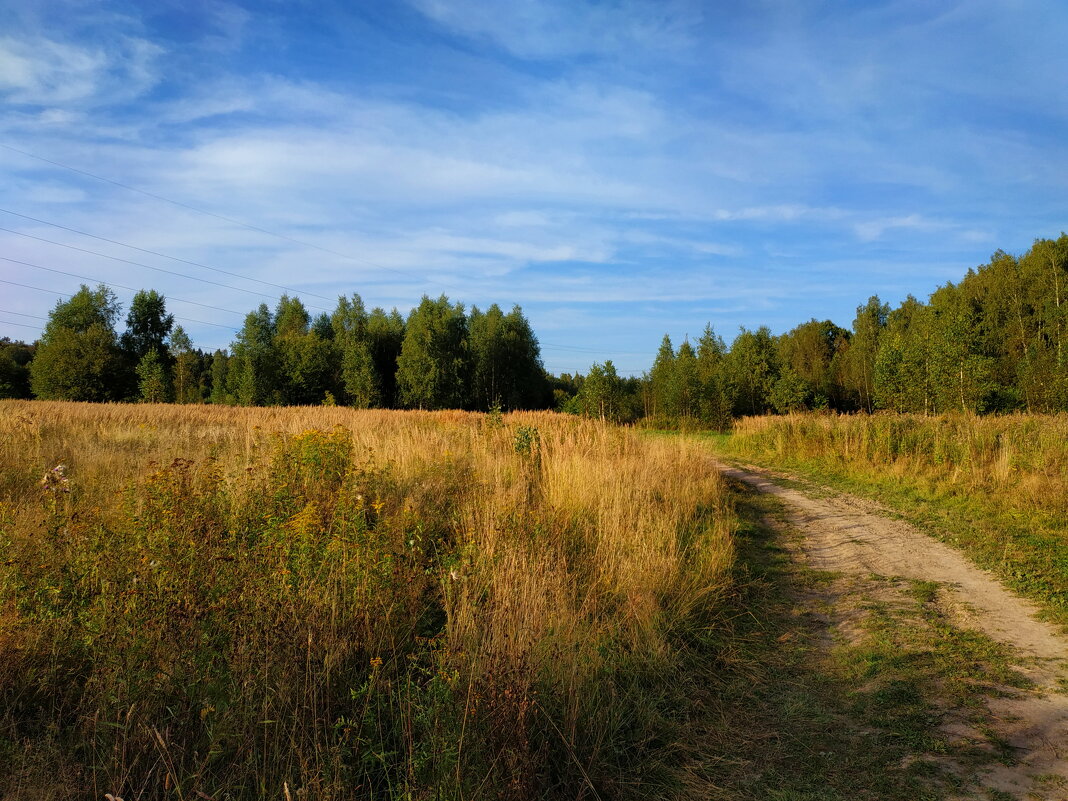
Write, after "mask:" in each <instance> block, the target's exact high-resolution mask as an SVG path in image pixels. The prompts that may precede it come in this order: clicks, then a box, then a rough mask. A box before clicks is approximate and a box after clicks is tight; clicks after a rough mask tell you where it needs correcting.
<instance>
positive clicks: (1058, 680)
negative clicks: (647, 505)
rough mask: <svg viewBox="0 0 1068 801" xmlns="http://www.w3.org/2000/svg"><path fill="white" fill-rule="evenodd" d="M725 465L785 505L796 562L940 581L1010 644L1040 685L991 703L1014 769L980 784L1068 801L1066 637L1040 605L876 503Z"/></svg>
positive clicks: (969, 614)
mask: <svg viewBox="0 0 1068 801" xmlns="http://www.w3.org/2000/svg"><path fill="white" fill-rule="evenodd" d="M717 466H718V467H719V470H720V472H721V473H722V474H723V475H724V476H725V477H727V478H730V479H734V480H735V481H739V482H741V483H743V484H745V485H746V486H748V487H750V488H752V489H754V490H756V491H758V492H763V493H768V494H770V495H773V496H775V497H776V498H778V499H779V500H780V501H781V502H782V504H783V506H784V508H785V510H786V512H787V522H788V524H789V525H790V526H792V527H793V528H794V529H796V530H797V532H799V534H800V537H801V538H800V544H799V546H796V547H797V548H799V551H800V553H799V554H798V555H799V556H800V558H801V559H802V561H804V562H805V563H807V564H808V566H810V567H812V568H815V569H818V570H826V571H833V572H836V573H841V574H843V575H846V576H850V577H852V578H855V579H858V580H865V579H868V578H870V577H871V576H873V575H876V576H899V577H903V578H907V579H919V580H924V581H935V582H938V583H939V584H941V585H943V587H945V589H946V591H947V592H948V593H949V594H950V595H951V596H953V600H954V601H955V603H953V604H952V607H953V609H954V610H955V612H956V614H955V617H956V618H957V619H956V620H955V623H956V624H957V625H959V626H961V627H962V628H971V629H976V630H978V631H981V632H983V633H984V634H986V635H987V636H989V637H991V638H992V639H994V640H997V641H998V642H1001V643H1003V644H1005V645H1007V646H1009V647H1010V648H1011V649H1012V651H1013V653H1014V654H1015V655H1016V657H1017V658H1016V660H1014V661H1016V662H1017V664H1016V668H1017V669H1018V670H1019V672H1021V673H1023V674H1024V675H1025V676H1027V677H1028V678H1029V679H1030V680H1031V681H1032V682H1034V688H1033V689H1032V690H1030V691H1027V692H1018V693H1012V694H1007V695H1006V697H997V698H992V699H990V700H989V702H988V707H989V709H990V710H991V712H992V713H993V714H994V716H995V718H996V719H997V721H998V734H999V736H1000V737H1002V738H1003V739H1004V740H1005V741H1006V742H1008V744H1009V745H1010V746H1011V747H1012V750H1013V754H1014V757H1015V760H1014V761H1015V764H1013V765H998V766H997V767H996V768H994V769H990V770H987V771H986V772H984V773H983V774H982V775H981V776H979V777H978V781H979V783H980V784H981V785H982V786H983V787H984V788H986V789H989V790H997V791H1001V792H1002V793H1007V794H1009V795H1011V796H1013V797H1016V798H1021V799H1024V798H1028V799H1050V801H1052V800H1053V799H1068V637H1065V636H1064V635H1063V634H1062V633H1061V632H1060V631H1059V630H1058V629H1057V628H1056V627H1055V626H1053V625H1051V624H1049V623H1046V622H1045V621H1042V620H1039V619H1038V618H1037V617H1036V615H1037V613H1038V608H1037V607H1036V606H1035V605H1034V604H1033V603H1031V602H1030V601H1028V600H1026V599H1023V598H1020V597H1019V596H1017V595H1015V594H1013V593H1012V592H1010V591H1009V590H1008V589H1006V588H1005V587H1004V586H1003V585H1002V584H1001V583H1000V582H999V581H998V580H997V579H996V578H995V577H994V576H993V575H992V574H990V573H988V572H987V571H985V570H982V569H981V568H979V567H976V566H975V565H974V564H973V563H972V562H970V561H969V560H968V559H967V558H966V557H965V556H964V555H963V554H962V553H960V552H959V551H957V550H955V549H953V548H951V547H949V546H948V545H945V544H944V543H941V542H939V541H937V540H935V539H933V538H932V537H930V536H928V535H926V534H924V533H923V532H922V531H920V530H918V529H916V528H915V527H914V526H912V525H910V524H908V523H906V522H904V521H901V520H895V519H892V518H891V517H889V516H888V513H887V510H886V509H885V508H883V507H881V506H879V505H878V504H876V503H874V502H872V501H868V500H864V499H861V498H857V497H854V496H850V495H846V494H838V493H834V494H829V493H828V491H827V490H826V489H825V488H818V489H819V493H818V494H819V497H813V496H812V495H809V494H806V493H805V492H802V491H800V490H797V489H793V488H792V487H788V486H784V485H783V484H781V483H778V480H781V479H784V478H791V477H788V476H785V475H782V474H778V473H774V472H772V471H769V470H765V469H762V468H758V467H753V466H750V465H745V466H741V467H734V466H729V465H725V464H718V465H717ZM791 483H793V482H791ZM784 544H786V545H789V543H784ZM947 733H950V734H952V732H949V731H947Z"/></svg>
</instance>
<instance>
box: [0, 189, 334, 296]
mask: <svg viewBox="0 0 1068 801" xmlns="http://www.w3.org/2000/svg"><path fill="white" fill-rule="evenodd" d="M0 212H3V213H4V214H10V215H12V216H13V217H21V218H22V219H24V220H30V221H31V222H35V223H40V224H41V225H49V226H51V227H53V228H59V229H61V230H64V231H69V232H70V233H72V234H78V235H79V236H87V237H89V238H90V239H97V240H99V241H101V242H107V243H108V244H111V245H119V246H121V247H124V248H129V249H130V250H136V251H139V252H141V253H147V254H149V255H150V256H159V257H160V258H161V259H170V260H171V261H176V262H179V263H181V264H188V265H190V266H192V267H202V268H204V269H205V270H212V271H213V272H217V273H221V274H222V275H229V276H231V277H233V278H240V279H241V280H243V281H252V282H254V283H257V284H263V285H264V286H273V287H274V288H275V289H282V290H285V291H286V292H295V293H297V294H300V295H305V296H307V297H313V298H319V299H320V300H327V301H332V300H333V298H328V297H327V296H326V295H317V294H315V293H314V292H307V291H304V290H300V289H294V288H293V287H288V286H283V285H282V284H274V283H271V282H270V281H263V280H261V279H259V278H249V277H248V276H246V275H241V273H234V272H230V271H229V270H224V269H222V268H221V267H212V266H211V265H210V264H202V263H201V262H199V261H191V260H190V259H183V258H180V257H178V256H171V255H169V254H167V253H160V252H159V251H158V250H150V249H149V248H142V247H138V246H137V245H131V244H130V243H128V242H120V241H119V240H117V239H108V238H107V237H106V236H97V235H96V234H91V233H89V232H88V231H81V230H79V229H77V228H71V227H70V226H67V225H60V224H59V223H56V222H50V221H49V220H42V219H40V218H38V217H31V216H30V215H28V214H20V213H19V212H17V211H11V209H2V208H0Z"/></svg>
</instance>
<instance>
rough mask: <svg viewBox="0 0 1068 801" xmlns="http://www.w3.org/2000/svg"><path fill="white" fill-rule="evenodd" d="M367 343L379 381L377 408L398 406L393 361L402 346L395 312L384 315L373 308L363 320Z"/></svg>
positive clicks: (400, 325) (401, 327)
mask: <svg viewBox="0 0 1068 801" xmlns="http://www.w3.org/2000/svg"><path fill="white" fill-rule="evenodd" d="M367 334H368V336H369V337H370V342H371V359H372V360H373V361H374V371H375V375H376V376H377V377H378V381H379V392H380V397H381V405H382V406H385V407H386V408H387V409H395V408H397V407H398V406H400V397H399V392H398V390H397V360H398V359H399V358H400V353H401V347H402V346H403V343H404V318H403V317H401V314H400V312H399V311H397V310H396V309H393V310H392V311H390V312H389V314H386V312H385V311H383V310H382V309H380V308H378V307H375V308H374V309H372V310H371V314H370V315H369V316H368V318H367Z"/></svg>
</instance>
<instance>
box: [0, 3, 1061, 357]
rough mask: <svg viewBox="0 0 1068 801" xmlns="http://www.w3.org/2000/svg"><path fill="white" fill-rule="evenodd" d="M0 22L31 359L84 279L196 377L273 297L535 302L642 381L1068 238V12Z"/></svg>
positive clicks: (365, 12)
mask: <svg viewBox="0 0 1068 801" xmlns="http://www.w3.org/2000/svg"><path fill="white" fill-rule="evenodd" d="M0 17H2V19H3V24H2V25H0V145H3V146H5V147H0V208H2V209H4V211H3V212H0V227H2V228H4V229H7V230H5V231H0V256H3V257H5V258H6V259H9V260H15V261H0V279H3V280H5V281H8V282H14V283H17V284H25V285H27V286H30V287H36V289H29V288H25V287H20V286H14V285H13V284H11V283H4V284H0V321H3V322H0V335H8V336H12V337H15V338H26V339H32V338H33V337H35V336H36V335H37V334H38V333H39V331H38V330H35V327H37V326H40V325H42V324H43V320H42V319H39V318H43V317H45V316H46V315H47V313H48V311H49V309H50V308H51V307H52V306H53V305H54V303H55V302H56V300H57V298H59V297H60V295H59V294H49V293H48V292H44V291H41V290H44V289H48V290H52V292H55V293H70V292H73V291H75V290H76V289H77V286H78V284H79V283H82V282H83V281H82V280H80V279H79V278H75V277H70V276H66V275H62V274H59V273H55V272H48V271H46V270H42V269H40V268H41V267H49V268H52V269H53V270H63V271H65V272H68V273H75V274H77V275H83V276H87V277H90V278H92V279H101V280H104V281H106V282H109V283H111V284H113V285H123V286H128V287H133V288H139V287H151V288H155V289H158V290H159V291H161V292H163V293H164V294H165V295H167V296H168V298H169V299H171V300H170V303H169V305H170V308H171V310H172V311H173V313H174V314H175V315H176V316H177V317H178V318H180V321H181V323H182V325H183V326H184V327H185V328H186V330H187V331H189V333H190V334H191V335H192V337H193V339H194V341H195V342H196V343H197V344H198V345H199V346H201V347H205V348H215V347H221V346H225V345H226V344H227V343H228V342H229V341H230V340H231V339H232V337H233V331H232V329H235V328H237V327H239V326H240V325H241V321H242V319H243V315H244V314H245V313H246V312H247V311H249V310H250V309H251V308H253V307H254V306H255V305H257V304H258V303H259V302H261V301H265V302H268V303H273V301H272V298H276V297H277V295H278V294H279V292H280V291H281V290H279V289H278V288H277V287H276V286H272V285H281V286H286V287H291V288H293V289H296V290H298V292H299V293H300V294H302V296H303V297H304V299H305V301H306V303H308V305H309V306H313V307H318V308H326V309H329V308H332V307H333V305H334V304H333V301H332V300H327V298H329V299H334V298H336V296H337V295H338V294H339V293H351V292H359V293H360V294H361V295H362V296H363V298H364V300H365V301H366V303H367V304H368V306H375V305H380V306H384V307H386V308H389V307H392V306H394V305H395V306H397V307H399V308H400V309H401V310H402V311H403V312H407V310H408V308H410V307H411V306H412V305H413V304H414V303H416V302H418V299H419V298H420V297H421V296H422V295H423V294H424V293H427V294H430V295H433V296H436V295H439V294H442V293H444V294H447V295H448V296H449V297H450V298H453V299H454V300H460V301H463V302H464V303H466V304H468V305H471V304H477V305H479V306H481V307H483V308H484V307H485V306H487V305H489V304H490V303H494V302H496V303H498V304H500V305H501V306H503V307H505V308H508V307H510V306H511V305H512V304H514V303H518V304H520V305H521V306H522V307H523V309H524V311H525V312H526V314H527V316H528V317H529V318H530V320H531V322H532V323H533V325H534V328H535V330H536V332H537V333H538V335H539V338H540V339H541V341H542V343H543V357H544V361H545V363H546V366H547V367H548V368H549V369H550V370H552V371H554V372H561V371H573V370H576V369H577V370H582V371H585V369H586V368H587V367H588V365H589V364H590V363H591V362H593V361H603V360H604V359H612V360H613V361H614V362H615V364H616V365H617V366H618V367H619V368H620V370H621V372H624V373H640V372H641V371H642V370H645V369H647V368H648V366H649V364H650V363H651V361H652V357H653V355H654V353H655V350H656V347H657V345H658V344H659V341H660V338H661V337H662V336H663V334H665V333H669V334H671V336H672V338H673V339H674V340H675V341H676V342H679V341H681V340H682V338H683V337H684V336H686V335H687V334H688V335H690V336H691V337H696V336H698V335H699V334H700V332H701V329H702V328H703V326H704V324H705V323H706V322H711V323H712V324H713V325H714V326H715V328H716V330H717V331H718V332H720V333H721V334H723V335H724V337H725V338H726V339H727V340H728V341H730V339H731V338H732V337H733V335H734V334H735V333H736V332H737V330H738V327H739V326H746V327H756V326H758V325H761V324H767V325H769V326H771V328H772V330H773V331H775V332H776V333H779V332H782V331H785V330H788V329H789V328H791V327H793V326H794V325H796V324H798V323H800V322H803V321H805V320H807V319H809V318H812V317H816V318H819V319H824V318H830V319H833V320H834V321H835V322H837V323H839V324H840V325H844V326H847V327H848V326H849V324H850V323H851V321H852V319H853V316H854V312H855V308H856V306H857V305H859V304H861V303H863V302H864V301H865V300H866V299H867V297H868V296H869V295H871V294H879V295H880V296H881V297H882V298H883V300H886V301H889V302H891V303H893V304H896V303H898V302H899V301H900V300H901V299H902V298H903V297H905V295H907V294H909V293H912V294H915V295H917V296H919V297H926V296H927V294H929V293H930V292H931V291H932V290H933V289H934V288H935V286H937V285H938V284H941V283H945V282H946V281H949V280H958V279H959V278H960V277H961V276H962V275H963V274H964V272H965V271H966V270H967V269H968V268H969V267H973V266H976V265H978V264H981V263H984V262H985V261H987V260H988V258H989V256H990V254H991V253H992V252H993V251H994V250H995V249H998V248H1002V249H1004V250H1007V251H1009V252H1014V253H1019V252H1023V251H1024V250H1026V249H1027V248H1028V247H1029V246H1030V244H1031V242H1032V240H1033V239H1035V238H1036V237H1045V236H1056V235H1058V234H1059V233H1060V232H1061V231H1062V230H1063V229H1065V228H1068V224H1066V222H1065V217H1066V197H1068V192H1066V190H1068V48H1065V46H1064V42H1066V41H1068V6H1064V5H1061V4H1059V3H1051V2H1028V0H1015V1H1013V2H1009V1H1008V0H1005V1H1003V2H991V1H990V0H965V1H962V2H948V1H946V2H942V1H941V0H897V1H895V2H867V3H865V2H841V1H840V0H839V2H817V1H816V0H811V1H805V0H796V1H795V2H790V1H789V0H782V2H774V1H772V0H767V1H765V2H761V0H752V1H751V2H742V1H741V0H734V1H729V0H725V1H724V2H681V1H680V2H672V0H657V1H656V2H633V1H631V0H619V1H618V2H589V3H583V2H578V0H559V2H557V1H556V0H511V2H508V3H502V2H491V0H467V2H461V0H407V1H403V0H396V2H385V1H384V0H383V1H382V2H329V1H327V2H322V1H320V0H316V2H310V0H305V1H304V2H270V1H269V0H262V2H258V3H245V4H241V3H234V2H210V1H209V0H183V1H182V2H178V1H177V0H156V1H155V2H152V3H125V2H109V1H108V0H95V1H94V2H89V1H87V0H86V1H82V2H56V1H55V0H5V2H4V3H3V10H2V11H0ZM12 148H14V150H13V149H12ZM16 151H24V152H21V153H20V152H16ZM26 153H30V154H33V155H34V156H37V157H40V158H43V159H47V160H49V161H52V162H58V163H60V164H64V165H67V166H68V167H74V168H77V169H78V170H81V171H83V172H81V173H79V172H75V171H72V170H70V169H64V168H62V167H59V166H55V165H53V164H48V163H46V162H44V161H41V160H40V158H32V157H31V156H29V155H26ZM86 172H88V173H92V174H94V175H96V176H100V177H103V178H106V179H108V180H109V181H111V182H115V183H109V182H107V181H101V180H99V179H97V178H93V177H90V176H89V175H86V174H84V173H86ZM117 184H124V185H126V186H128V187H134V188H136V189H139V190H142V192H147V193H150V194H151V195H155V196H158V198H166V199H168V200H170V201H175V202H173V203H169V202H166V201H164V200H161V199H158V198H156V197H149V196H147V195H145V194H140V193H137V192H133V191H130V190H129V189H127V188H124V187H122V186H119V185H117ZM178 204H183V205H178ZM190 207H192V208H190ZM194 208H195V209H199V210H201V211H204V212H210V215H217V216H210V215H209V214H204V213H201V212H199V211H194V210H193V209H194ZM9 212H15V213H16V214H18V215H25V216H22V217H20V216H15V215H13V214H10V213H9ZM26 217H31V218H35V220H37V221H34V220H30V219H26ZM222 218H228V219H222ZM231 220H233V221H240V222H242V223H245V224H246V225H247V226H251V227H242V226H241V225H238V224H235V223H234V222H231ZM47 223H55V224H59V225H62V226H65V227H66V228H68V229H75V230H76V231H82V232H86V233H89V234H93V235H95V236H97V237H104V238H106V239H110V240H114V242H115V243H124V244H127V245H134V246H136V247H139V248H142V249H145V250H151V251H154V252H155V253H159V254H166V255H167V256H172V257H176V258H178V259H184V260H185V261H186V263H182V262H178V261H174V260H173V259H166V258H163V257H161V256H158V255H153V254H149V253H145V252H143V251H135V250H131V249H130V248H127V247H123V246H122V245H120V244H114V243H111V242H104V241H101V240H99V239H95V240H94V239H91V238H88V237H86V236H84V235H82V234H78V233H75V232H74V231H70V230H63V229H61V228H57V227H55V226H54V225H49V224H47ZM254 229H262V230H254ZM264 231H269V232H271V233H272V234H275V235H270V234H267V233H264ZM27 235H29V236H27ZM30 237H37V239H33V238H30ZM42 239H47V240H52V242H56V243H62V244H61V245H57V244H52V243H50V242H43V241H41V240H42ZM62 245H68V246H74V247H79V248H82V249H83V250H82V251H77V250H73V249H71V248H70V247H63V246H62ZM84 250H91V251H96V253H99V254H106V255H108V256H114V257H118V258H121V259H125V260H126V262H122V261H117V260H115V259H109V258H106V257H105V256H102V255H94V254H90V253H86V252H84ZM16 261H18V262H25V263H27V264H33V265H36V267H29V266H25V265H24V264H18V263H16ZM128 262H136V263H137V264H130V263H128ZM188 262H194V263H196V264H199V265H208V266H211V267H217V268H219V269H223V270H226V271H228V272H230V273H233V274H236V275H237V276H242V277H235V276H234V275H221V274H219V273H215V272H211V271H209V270H206V269H204V268H203V267H199V266H195V265H194V264H190V263H188ZM140 265H147V266H148V267H156V268H159V269H162V270H171V271H174V272H180V273H186V274H188V275H191V276H194V277H195V278H196V279H201V280H191V279H189V278H183V277H180V276H176V275H171V274H167V273H162V272H158V271H152V270H150V269H148V268H147V267H146V266H140ZM249 279H255V280H249ZM206 281H215V282H216V283H222V284H227V285H229V286H228V287H220V286H217V285H213V284H209V283H205V282H206ZM256 281H259V282H265V283H257V282H256ZM229 287H235V288H229ZM117 292H118V295H119V297H120V299H121V300H123V301H126V302H128V301H129V298H130V296H131V295H132V292H131V291H129V290H126V289H117ZM256 293H261V294H256ZM179 299H180V301H181V302H180V301H179ZM195 304H202V305H195ZM207 307H214V308H207ZM314 310H315V309H313V311H314ZM16 313H18V314H16ZM194 321H198V322H194ZM13 323H20V324H21V325H20V326H16V325H14V324H13ZM209 323H210V325H209Z"/></svg>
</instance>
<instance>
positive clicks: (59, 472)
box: [41, 464, 70, 492]
mask: <svg viewBox="0 0 1068 801" xmlns="http://www.w3.org/2000/svg"><path fill="white" fill-rule="evenodd" d="M66 470H67V468H66V466H65V465H61V464H57V465H56V466H55V467H53V468H52V469H51V470H49V471H48V472H47V473H45V474H44V478H42V479H41V488H42V489H44V491H45V492H70V480H69V479H68V478H67V475H66Z"/></svg>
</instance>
